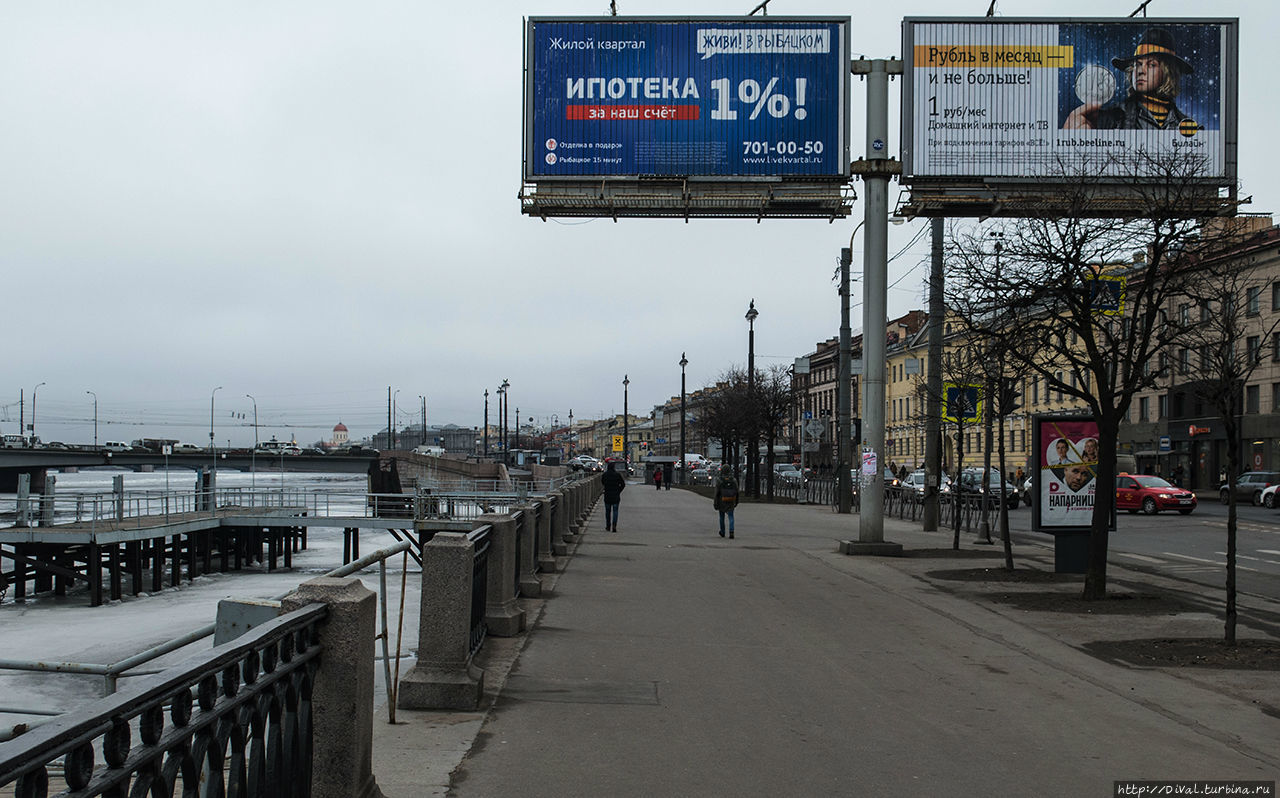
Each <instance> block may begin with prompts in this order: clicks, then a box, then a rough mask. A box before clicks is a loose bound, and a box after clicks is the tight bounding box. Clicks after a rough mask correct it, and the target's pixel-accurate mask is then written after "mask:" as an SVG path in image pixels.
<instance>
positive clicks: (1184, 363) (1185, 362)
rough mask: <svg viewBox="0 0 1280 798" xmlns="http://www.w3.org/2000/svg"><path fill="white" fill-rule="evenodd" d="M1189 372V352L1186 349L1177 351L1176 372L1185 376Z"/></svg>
mask: <svg viewBox="0 0 1280 798" xmlns="http://www.w3.org/2000/svg"><path fill="white" fill-rule="evenodd" d="M1190 370H1191V351H1190V350H1189V349H1187V348H1186V347H1183V348H1182V349H1179V350H1178V371H1179V372H1181V373H1183V374H1186V373H1187V372H1188V371H1190Z"/></svg>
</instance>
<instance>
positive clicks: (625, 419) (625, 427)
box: [622, 374, 631, 473]
mask: <svg viewBox="0 0 1280 798" xmlns="http://www.w3.org/2000/svg"><path fill="white" fill-rule="evenodd" d="M630 384H631V380H630V379H628V378H627V375H626V374H623V375H622V470H623V473H626V470H627V466H628V465H629V464H630V455H631V450H630V449H628V448H627V447H628V442H627V438H628V437H630V432H631V426H630V424H631V418H630V416H631V413H630V412H629V411H628V410H627V386H629V385H630Z"/></svg>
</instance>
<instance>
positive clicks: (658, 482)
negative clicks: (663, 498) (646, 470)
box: [653, 466, 662, 490]
mask: <svg viewBox="0 0 1280 798" xmlns="http://www.w3.org/2000/svg"><path fill="white" fill-rule="evenodd" d="M653 487H654V488H656V489H657V490H662V466H658V467H657V468H655V469H653Z"/></svg>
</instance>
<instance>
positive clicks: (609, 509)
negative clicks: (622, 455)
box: [600, 460, 627, 532]
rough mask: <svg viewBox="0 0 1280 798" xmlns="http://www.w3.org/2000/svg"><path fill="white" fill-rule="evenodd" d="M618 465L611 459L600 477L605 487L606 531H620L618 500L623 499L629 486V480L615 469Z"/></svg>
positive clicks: (601, 483)
mask: <svg viewBox="0 0 1280 798" xmlns="http://www.w3.org/2000/svg"><path fill="white" fill-rule="evenodd" d="M616 465H617V463H614V462H613V461H612V460H610V461H609V465H608V467H607V468H606V469H605V472H604V476H602V477H601V478H600V485H601V486H602V487H603V488H604V531H606V532H617V531H618V502H620V501H622V491H624V490H626V488H627V481H626V480H625V479H623V478H622V475H621V474H619V473H618V472H617V471H616V470H614V466H616Z"/></svg>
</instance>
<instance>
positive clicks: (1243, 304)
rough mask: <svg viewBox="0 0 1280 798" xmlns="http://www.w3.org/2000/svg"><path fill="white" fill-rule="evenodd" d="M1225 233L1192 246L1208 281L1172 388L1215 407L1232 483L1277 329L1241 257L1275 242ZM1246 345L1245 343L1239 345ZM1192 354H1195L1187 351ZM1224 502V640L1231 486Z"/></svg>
mask: <svg viewBox="0 0 1280 798" xmlns="http://www.w3.org/2000/svg"><path fill="white" fill-rule="evenodd" d="M1218 227H1220V228H1222V229H1223V230H1226V231H1228V232H1227V234H1226V236H1225V238H1224V237H1223V236H1215V237H1213V239H1212V240H1211V241H1209V242H1206V243H1204V244H1202V245H1201V246H1199V247H1197V248H1196V250H1195V251H1194V253H1192V256H1193V258H1194V260H1195V261H1197V262H1198V263H1200V264H1202V265H1203V267H1204V268H1203V271H1204V275H1205V279H1204V280H1203V281H1202V282H1201V283H1200V284H1199V285H1198V286H1195V287H1194V291H1193V292H1192V293H1191V294H1190V295H1189V296H1188V300H1192V301H1193V302H1194V304H1195V305H1197V306H1198V308H1197V309H1198V310H1199V313H1198V314H1197V315H1198V317H1199V318H1198V321H1199V323H1198V324H1196V325H1194V326H1193V327H1192V328H1191V329H1190V330H1189V334H1188V335H1187V337H1186V338H1185V339H1184V341H1183V347H1184V348H1186V349H1187V352H1188V357H1187V358H1186V359H1185V360H1181V359H1179V360H1178V361H1177V362H1176V363H1175V371H1177V372H1178V373H1179V375H1180V376H1183V377H1184V381H1183V382H1182V384H1181V385H1171V390H1173V391H1178V390H1179V389H1182V390H1184V391H1185V392H1187V393H1190V394H1192V395H1194V396H1197V397H1199V399H1200V400H1201V401H1204V402H1205V403H1206V404H1208V405H1209V406H1210V407H1212V408H1213V409H1214V411H1215V413H1216V414H1217V416H1218V418H1219V419H1220V420H1221V421H1222V427H1223V431H1224V434H1225V436H1226V441H1227V484H1228V485H1233V484H1235V481H1236V477H1237V476H1238V475H1239V474H1240V472H1241V469H1242V460H1243V457H1242V453H1241V451H1240V449H1241V445H1240V440H1241V434H1242V430H1241V414H1242V413H1247V412H1253V413H1256V412H1258V410H1259V408H1258V407H1256V406H1255V405H1253V404H1250V403H1249V402H1254V403H1256V401H1257V397H1256V396H1254V397H1252V398H1251V399H1250V400H1248V401H1246V397H1245V386H1246V384H1247V383H1248V382H1249V380H1250V378H1251V376H1252V375H1253V372H1254V370H1255V369H1256V368H1257V367H1258V364H1259V362H1260V361H1261V359H1262V346H1263V342H1265V341H1267V340H1268V339H1270V338H1271V337H1272V336H1273V335H1274V334H1275V333H1276V331H1277V329H1280V316H1273V317H1271V318H1270V319H1267V320H1265V321H1264V320H1263V317H1262V315H1261V313H1260V307H1259V305H1260V304H1261V295H1262V289H1263V287H1264V286H1265V285H1267V284H1268V283H1269V282H1270V281H1269V280H1268V279H1267V276H1266V275H1263V274H1261V273H1259V272H1258V270H1257V268H1256V267H1255V266H1254V265H1253V260H1252V259H1247V258H1245V257H1242V256H1243V255H1245V254H1246V253H1248V251H1249V250H1253V249H1256V248H1259V247H1261V246H1263V245H1271V246H1274V240H1273V239H1271V238H1270V237H1269V236H1266V235H1261V234H1254V235H1247V234H1237V235H1234V236H1233V235H1231V233H1230V231H1231V230H1232V228H1233V225H1229V224H1222V223H1219V225H1218ZM1242 344H1243V345H1242ZM1193 352H1194V353H1195V354H1196V357H1194V358H1192V357H1191V356H1190V354H1191V353H1193ZM1227 495H1228V507H1227V561H1226V571H1227V582H1226V589H1227V595H1226V612H1225V616H1224V627H1225V628H1224V640H1225V642H1226V643H1227V644H1228V645H1235V642H1236V619H1237V609H1236V529H1237V523H1238V522H1237V512H1236V492H1235V491H1234V490H1230V491H1228V493H1227Z"/></svg>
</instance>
